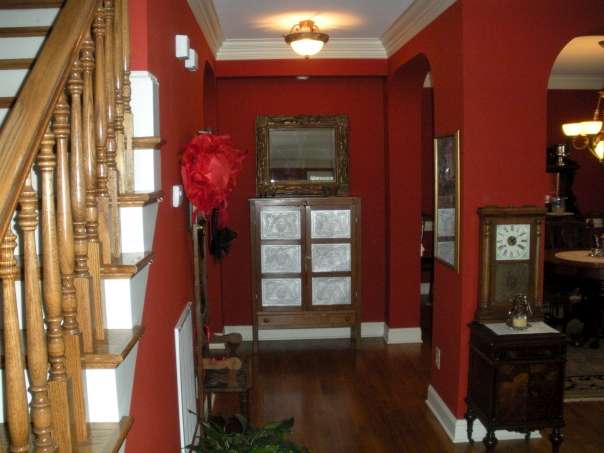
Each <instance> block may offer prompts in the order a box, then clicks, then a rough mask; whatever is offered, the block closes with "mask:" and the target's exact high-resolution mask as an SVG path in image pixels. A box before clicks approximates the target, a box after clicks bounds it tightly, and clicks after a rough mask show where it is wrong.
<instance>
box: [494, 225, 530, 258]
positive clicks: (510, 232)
mask: <svg viewBox="0 0 604 453" xmlns="http://www.w3.org/2000/svg"><path fill="white" fill-rule="evenodd" d="M530 239H531V225H530V224H517V223H512V224H500V225H497V234H496V237H495V259H496V260H498V261H505V260H528V259H529V258H530V253H531V246H530Z"/></svg>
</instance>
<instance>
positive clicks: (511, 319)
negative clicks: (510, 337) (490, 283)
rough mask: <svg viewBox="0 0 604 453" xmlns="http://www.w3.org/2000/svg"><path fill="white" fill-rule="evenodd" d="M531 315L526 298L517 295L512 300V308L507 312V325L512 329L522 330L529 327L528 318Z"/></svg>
mask: <svg viewBox="0 0 604 453" xmlns="http://www.w3.org/2000/svg"><path fill="white" fill-rule="evenodd" d="M532 314H533V311H532V309H531V306H530V304H529V302H528V298H527V297H526V296H525V295H523V294H519V295H517V296H514V297H513V298H512V308H511V309H510V311H509V312H508V319H507V324H508V326H510V327H512V328H513V329H517V330H524V329H527V328H528V327H529V322H528V321H529V317H530V316H531V315H532Z"/></svg>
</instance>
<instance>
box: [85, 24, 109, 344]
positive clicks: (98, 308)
mask: <svg viewBox="0 0 604 453" xmlns="http://www.w3.org/2000/svg"><path fill="white" fill-rule="evenodd" d="M81 60H82V67H83V69H84V71H83V76H82V77H83V82H84V89H83V98H82V148H83V150H84V176H85V183H86V234H87V239H88V252H87V255H88V269H89V272H90V278H91V292H92V324H93V326H92V328H93V332H94V338H95V339H96V340H97V341H103V340H105V326H104V312H103V301H102V299H101V249H100V244H99V230H98V228H99V225H98V211H97V191H96V185H97V182H96V171H97V167H96V165H97V162H96V156H95V152H96V150H95V141H94V140H95V132H94V125H95V121H94V93H93V90H94V85H93V82H92V74H93V71H94V41H92V37H91V36H90V33H88V34H87V35H86V37H85V38H84V41H83V42H82V56H81Z"/></svg>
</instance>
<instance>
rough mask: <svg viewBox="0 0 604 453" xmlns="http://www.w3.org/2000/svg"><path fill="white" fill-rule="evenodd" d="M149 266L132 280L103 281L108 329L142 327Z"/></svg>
mask: <svg viewBox="0 0 604 453" xmlns="http://www.w3.org/2000/svg"><path fill="white" fill-rule="evenodd" d="M148 278H149V266H145V268H144V269H142V270H141V271H140V272H139V273H138V274H136V275H135V276H134V277H132V278H130V279H126V278H115V279H113V278H112V279H105V280H103V299H104V301H105V317H106V319H105V321H106V324H105V325H106V327H107V329H131V328H133V327H135V326H139V325H142V322H143V305H144V303H145V294H146V292H147V279H148Z"/></svg>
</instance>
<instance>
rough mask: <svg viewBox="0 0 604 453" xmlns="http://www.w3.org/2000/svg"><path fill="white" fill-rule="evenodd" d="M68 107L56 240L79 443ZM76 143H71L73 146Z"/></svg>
mask: <svg viewBox="0 0 604 453" xmlns="http://www.w3.org/2000/svg"><path fill="white" fill-rule="evenodd" d="M69 113H70V112H69V106H68V105H67V98H66V96H65V94H64V93H61V95H60V97H59V101H58V102H57V105H56V107H55V115H54V133H55V137H56V141H57V145H56V153H57V176H56V178H57V193H56V197H57V233H58V234H57V239H58V245H59V249H60V250H61V253H60V254H59V267H60V269H61V277H62V278H61V294H62V296H63V319H64V322H63V333H64V335H65V357H66V365H67V374H68V376H69V377H70V378H71V395H70V396H71V398H70V403H71V409H72V417H73V420H72V421H73V423H74V428H75V435H76V439H77V440H78V441H84V440H86V439H87V438H88V428H87V426H86V410H85V408H84V404H85V403H84V385H83V382H82V359H81V356H82V351H81V346H80V344H81V340H82V339H81V333H80V327H79V324H78V319H77V314H78V304H77V301H76V289H75V286H74V262H75V254H74V250H73V220H72V215H71V193H70V187H69V159H68V156H67V149H68V143H69V132H70V130H69ZM73 141H74V140H72V142H73Z"/></svg>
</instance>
